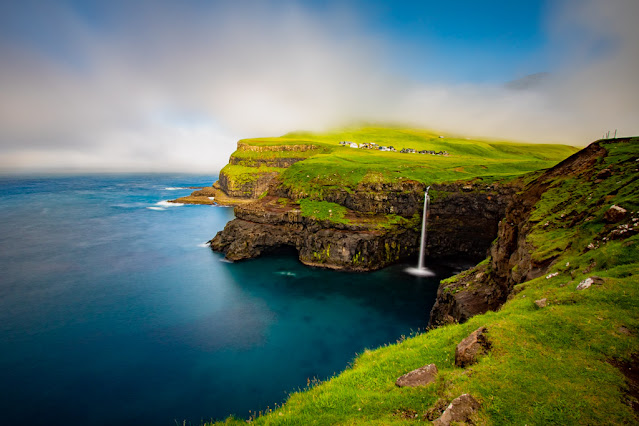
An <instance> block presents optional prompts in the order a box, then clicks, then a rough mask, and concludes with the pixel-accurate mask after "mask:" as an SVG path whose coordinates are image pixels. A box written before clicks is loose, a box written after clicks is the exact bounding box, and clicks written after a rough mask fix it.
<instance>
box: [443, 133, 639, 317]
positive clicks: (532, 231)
mask: <svg viewBox="0 0 639 426" xmlns="http://www.w3.org/2000/svg"><path fill="white" fill-rule="evenodd" d="M633 143H636V142H633V140H631V139H628V138H625V139H616V140H614V141H608V142H605V143H604V142H594V143H592V144H590V145H589V146H588V147H586V148H585V149H583V150H581V151H579V152H578V153H576V154H574V155H572V156H571V157H569V158H567V159H566V160H564V161H562V162H561V163H559V164H558V165H556V166H555V167H552V168H550V169H548V170H546V171H544V172H543V173H538V176H534V177H530V176H529V177H527V178H526V179H521V181H520V185H522V190H521V191H519V192H517V193H516V194H514V195H513V197H512V199H511V201H510V203H509V205H508V208H507V209H506V212H505V217H504V218H503V219H502V220H501V221H500V222H499V228H498V232H497V239H496V240H495V242H494V243H493V244H492V246H491V248H490V256H489V257H488V258H487V259H486V260H485V261H484V262H482V263H481V264H479V265H478V266H476V267H475V268H473V269H471V270H469V271H466V272H465V273H463V274H460V275H458V276H456V277H454V278H452V279H451V280H447V281H445V282H443V283H442V285H440V287H439V290H438V294H437V300H436V303H435V306H434V307H433V310H432V311H431V315H430V325H431V326H437V325H442V324H447V323H450V322H464V321H466V320H468V319H469V318H470V317H472V316H474V315H477V314H481V313H484V312H486V311H489V310H495V309H498V308H499V307H500V306H501V305H502V304H503V303H504V302H505V301H506V300H507V298H508V297H509V296H510V295H511V294H512V292H513V288H514V287H515V286H516V285H517V284H520V283H523V282H525V281H529V280H532V279H535V278H538V277H542V276H544V275H546V274H547V273H548V271H549V269H550V268H551V267H552V266H553V265H555V263H556V262H557V261H558V259H559V258H560V255H562V254H565V251H566V250H568V249H571V248H573V249H574V247H573V245H574V244H575V243H576V242H575V241H574V240H573V239H572V238H571V237H574V236H575V235H580V236H581V237H582V238H583V237H584V236H586V235H589V234H593V232H592V230H591V228H592V226H593V225H599V226H602V225H603V224H604V223H605V220H604V209H606V208H609V207H610V205H612V204H613V202H612V201H611V200H613V199H614V197H615V195H616V194H618V193H619V192H620V191H621V189H622V188H623V186H624V185H627V181H626V180H627V179H626V178H627V177H628V176H633V175H634V178H633V179H636V178H637V173H636V167H637V166H636V164H634V163H632V162H631V161H623V162H615V163H614V165H613V166H610V165H608V164H606V161H605V159H606V157H607V156H608V149H611V148H612V149H614V148H618V147H619V146H623V145H624V144H633ZM525 180H527V182H526V183H524V181H525ZM632 181H634V180H632ZM568 185H570V186H571V188H570V189H569V190H566V191H565V192H561V194H560V195H557V192H558V191H559V188H562V187H565V186H568ZM573 187H579V191H574V188H573ZM603 188H606V189H607V191H606V192H604V193H602V194H600V196H598V197H594V194H597V193H601V192H602V189H603ZM550 194H553V195H550ZM585 194H589V195H585ZM542 211H543V212H545V211H549V212H551V213H553V214H552V216H551V218H552V220H545V218H546V217H545V216H542V215H541V212H542ZM557 214H558V215H559V217H557ZM542 217H543V218H544V219H543V220H544V223H543V224H542V223H540V221H541V220H542ZM595 219H597V221H595ZM611 226H612V225H610V224H608V225H607V226H606V225H603V229H602V230H601V231H600V232H599V234H594V235H591V236H590V238H592V239H595V240H596V239H597V238H599V239H602V238H603V239H604V241H605V238H608V237H606V235H607V233H610V232H611ZM558 229H562V230H564V229H565V230H570V231H569V232H566V234H569V235H563V234H564V233H562V232H558ZM634 232H635V231H634V228H633V229H632V230H631V231H628V232H626V233H625V234H624V237H629V236H631V235H633V233H634ZM548 238H552V239H556V246H552V244H550V245H549V244H548V243H547V241H546V239H548ZM542 241H543V243H541V242H542ZM542 244H543V245H544V246H549V247H550V248H546V249H540V245H542ZM577 249H585V250H587V249H586V248H585V247H578V248H577ZM573 272H574V271H573Z"/></svg>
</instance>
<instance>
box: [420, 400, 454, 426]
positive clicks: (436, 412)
mask: <svg viewBox="0 0 639 426" xmlns="http://www.w3.org/2000/svg"><path fill="white" fill-rule="evenodd" d="M448 405H450V401H449V400H447V399H442V398H440V399H438V400H437V402H435V405H433V406H432V407H430V408H429V409H428V411H426V414H424V418H425V419H426V420H429V421H431V422H432V421H433V420H435V419H437V418H438V417H441V415H442V414H443V413H444V410H446V407H448Z"/></svg>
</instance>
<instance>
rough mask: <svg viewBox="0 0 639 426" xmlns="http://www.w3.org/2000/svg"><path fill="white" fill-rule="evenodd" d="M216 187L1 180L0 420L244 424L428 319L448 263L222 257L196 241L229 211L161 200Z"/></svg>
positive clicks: (142, 178) (186, 181)
mask: <svg viewBox="0 0 639 426" xmlns="http://www.w3.org/2000/svg"><path fill="white" fill-rule="evenodd" d="M214 180H215V176H195V175H177V174H167V175H161V174H155V175H95V176H66V177H65V176H32V177H2V178H0V271H1V272H0V274H1V275H0V383H2V390H1V394H0V408H1V413H2V417H1V418H2V423H3V424H22V423H28V424H32V425H45V424H46V425H58V424H60V425H62V424H64V425H75V424H91V425H107V424H109V425H112V424H117V425H134V424H135V425H139V424H156V425H174V424H176V422H177V423H178V424H182V422H183V421H186V422H187V424H188V423H189V422H191V423H193V424H200V422H201V421H202V420H204V421H206V420H210V419H222V418H225V417H227V416H228V415H231V414H234V415H236V416H238V417H240V418H246V417H248V416H249V414H250V413H249V411H259V410H264V409H266V408H267V407H273V406H274V404H281V403H282V402H284V401H285V400H286V397H287V395H288V394H289V393H290V392H294V391H296V390H299V389H303V388H304V387H305V386H306V385H307V383H308V382H309V380H312V379H314V378H317V379H319V380H325V379H327V378H329V377H331V376H332V375H334V374H336V373H339V372H340V371H342V370H343V369H345V368H347V366H348V364H349V362H350V361H352V359H353V358H354V357H355V356H356V354H357V353H361V352H362V351H363V350H365V349H366V348H375V347H378V346H380V345H384V344H388V343H393V342H395V341H396V340H397V339H399V338H400V337H401V336H402V335H408V334H410V333H411V332H414V331H417V330H418V329H419V328H423V327H425V326H426V324H427V321H428V313H429V311H430V308H431V307H432V304H433V302H434V298H435V294H436V289H437V283H438V281H439V280H440V279H442V278H444V277H446V276H449V275H451V274H452V273H453V272H455V271H454V268H452V267H447V266H438V265H434V266H433V265H429V266H432V268H433V269H435V271H436V272H437V274H438V275H437V276H436V277H435V278H434V279H425V278H419V277H413V276H410V275H407V274H406V273H404V271H403V270H404V268H405V267H406V266H407V265H395V266H392V267H389V268H386V269H384V270H381V271H377V272H373V273H365V274H352V273H345V272H337V271H327V270H321V269H314V268H308V267H305V266H304V265H301V264H300V263H299V262H298V260H297V259H296V257H295V255H294V254H293V253H287V252H284V253H279V254H276V255H270V256H266V257H262V258H260V259H255V260H250V261H246V262H239V263H228V262H225V261H223V256H222V255H221V254H219V253H214V252H212V251H211V250H210V249H209V248H208V247H206V245H205V244H204V243H205V242H206V241H207V240H208V239H210V238H212V237H213V236H214V235H215V233H216V232H217V231H219V230H221V229H222V228H223V227H224V225H225V224H226V222H227V221H229V220H231V219H232V218H233V210H232V209H230V208H223V207H214V206H171V205H169V204H167V203H166V202H165V201H166V200H168V199H173V198H176V197H179V196H182V195H187V194H188V193H190V192H191V189H188V188H187V187H188V186H191V185H197V186H204V185H210V184H211V183H212V182H213V181H214Z"/></svg>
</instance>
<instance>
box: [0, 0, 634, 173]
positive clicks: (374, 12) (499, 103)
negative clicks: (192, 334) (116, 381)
mask: <svg viewBox="0 0 639 426" xmlns="http://www.w3.org/2000/svg"><path fill="white" fill-rule="evenodd" d="M637 16H639V2H638V1H636V0H606V1H599V0H553V1H532V0H518V1H496V0H495V1H491V0H485V1H483V2H478V1H476V0H475V1H461V0H451V1H441V0H438V1H430V0H422V1H383V0H369V1H364V0H361V1H360V0H342V1H331V0H327V1H312V0H308V1H303V0H299V1H293V0H280V1H269V0H262V1H257V0H255V1H251V0H235V1H204V0H193V1H187V0H182V1H178V0H152V1H151V0H149V1H145V0H128V1H122V0H105V1H97V0H95V1H92V0H57V1H45V0H22V1H17V0H16V1H11V0H0V172H9V173H11V172H27V173H28V172H37V171H46V172H48V171H62V172H64V171H69V172H73V171H84V172H86V171H96V172H97V171H99V172H102V171H144V172H162V171H190V172H196V173H214V172H216V171H218V170H219V169H220V168H221V167H222V166H224V165H225V164H226V162H227V161H228V157H229V155H230V154H231V153H232V152H233V150H234V149H235V145H236V142H237V140H239V139H241V138H248V137H260V136H279V135H282V134H285V133H287V132H290V131H297V130H311V131H322V130H328V129H331V128H335V127H340V126H349V125H353V124H354V123H361V122H379V123H398V124H404V125H407V126H416V127H423V128H429V129H433V130H437V131H439V132H441V133H444V134H455V135H464V136H473V137H486V138H496V139H504V140H518V141H526V142H540V143H541V142H544V143H548V142H549V143H566V144H571V145H579V146H583V145H586V144H588V143H590V142H591V141H593V140H596V139H598V138H600V137H601V136H602V135H603V134H604V133H605V132H607V131H611V132H614V131H615V129H617V132H618V133H617V134H618V136H629V135H638V134H639V120H638V119H637V117H639V82H638V81H637V80H638V77H637V76H638V75H639V73H638V72H637V70H639V26H637V25H636V24H635V20H636V17H637Z"/></svg>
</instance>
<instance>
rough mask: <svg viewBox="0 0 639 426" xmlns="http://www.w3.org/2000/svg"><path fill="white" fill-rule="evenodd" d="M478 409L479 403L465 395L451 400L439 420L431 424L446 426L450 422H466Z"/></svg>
mask: <svg viewBox="0 0 639 426" xmlns="http://www.w3.org/2000/svg"><path fill="white" fill-rule="evenodd" d="M478 409H479V402H477V400H476V399H475V398H473V397H472V396H470V395H469V394H467V393H465V394H463V395H461V396H459V397H457V398H455V399H454V400H453V402H451V403H450V405H448V408H446V410H445V411H444V414H442V415H441V417H440V418H438V419H437V420H435V421H434V422H433V425H436V426H448V425H450V424H451V423H452V422H457V423H461V422H467V421H468V420H469V419H470V416H471V415H472V414H473V413H475V412H476V411H477V410H478Z"/></svg>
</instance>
